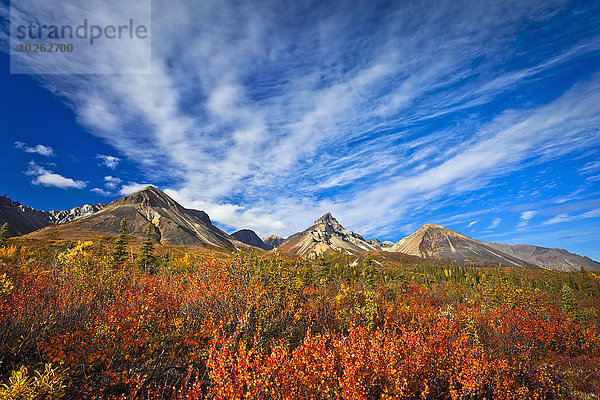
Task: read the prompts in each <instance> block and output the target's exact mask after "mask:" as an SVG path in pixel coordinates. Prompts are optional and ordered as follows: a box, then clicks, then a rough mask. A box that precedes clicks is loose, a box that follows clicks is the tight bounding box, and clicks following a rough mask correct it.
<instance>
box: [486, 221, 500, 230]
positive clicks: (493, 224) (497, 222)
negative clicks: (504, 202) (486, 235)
mask: <svg viewBox="0 0 600 400" xmlns="http://www.w3.org/2000/svg"><path fill="white" fill-rule="evenodd" d="M501 221H502V219H501V218H494V219H493V220H492V223H491V224H490V226H488V229H494V228H497V227H498V225H500V222H501Z"/></svg>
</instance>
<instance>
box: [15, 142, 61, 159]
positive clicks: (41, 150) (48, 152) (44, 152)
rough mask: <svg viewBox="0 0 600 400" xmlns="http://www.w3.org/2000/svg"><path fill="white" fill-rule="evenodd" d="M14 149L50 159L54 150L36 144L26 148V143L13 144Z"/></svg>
mask: <svg viewBox="0 0 600 400" xmlns="http://www.w3.org/2000/svg"><path fill="white" fill-rule="evenodd" d="M15 147H16V148H17V149H22V150H23V151H24V152H26V153H37V154H39V155H41V156H46V157H52V156H54V150H53V149H52V147H50V146H44V145H42V144H37V145H35V146H33V147H29V146H27V144H26V143H23V142H15Z"/></svg>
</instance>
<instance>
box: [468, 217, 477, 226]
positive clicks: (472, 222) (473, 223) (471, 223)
mask: <svg viewBox="0 0 600 400" xmlns="http://www.w3.org/2000/svg"><path fill="white" fill-rule="evenodd" d="M478 222H479V220H478V219H476V220H475V221H471V222H469V224H468V225H467V228H470V227H472V226H473V225H475V224H476V223H478Z"/></svg>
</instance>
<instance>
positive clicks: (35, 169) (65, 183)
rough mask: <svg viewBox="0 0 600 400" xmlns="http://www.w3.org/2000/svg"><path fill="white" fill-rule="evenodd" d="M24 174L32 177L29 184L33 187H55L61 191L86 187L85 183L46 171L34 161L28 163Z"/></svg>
mask: <svg viewBox="0 0 600 400" xmlns="http://www.w3.org/2000/svg"><path fill="white" fill-rule="evenodd" d="M25 174H26V175H29V176H33V180H32V181H31V183H32V184H34V185H41V186H48V187H57V188H61V189H83V188H85V186H86V183H85V182H83V181H77V180H73V179H71V178H66V177H64V176H62V175H59V174H57V173H55V172H53V171H49V170H47V169H46V168H44V167H42V166H40V165H38V164H36V163H35V162H34V161H31V162H29V168H28V169H27V171H26V172H25Z"/></svg>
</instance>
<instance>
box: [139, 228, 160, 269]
mask: <svg viewBox="0 0 600 400" xmlns="http://www.w3.org/2000/svg"><path fill="white" fill-rule="evenodd" d="M153 232H154V225H153V224H152V221H148V227H147V228H146V238H145V239H144V241H143V242H142V245H141V246H140V256H139V258H138V263H139V265H140V266H141V267H142V268H144V270H146V271H147V272H149V273H151V274H154V273H156V257H155V256H154V244H153V243H152V233H153Z"/></svg>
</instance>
